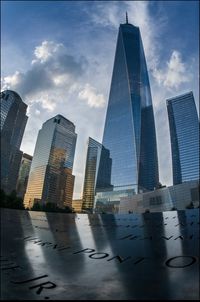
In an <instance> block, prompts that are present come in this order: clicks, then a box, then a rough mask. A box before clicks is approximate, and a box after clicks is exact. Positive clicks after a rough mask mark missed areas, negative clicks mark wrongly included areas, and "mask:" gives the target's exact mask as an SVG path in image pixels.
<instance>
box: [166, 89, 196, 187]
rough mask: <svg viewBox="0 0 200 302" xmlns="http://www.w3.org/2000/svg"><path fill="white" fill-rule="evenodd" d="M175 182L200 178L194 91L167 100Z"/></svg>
mask: <svg viewBox="0 0 200 302" xmlns="http://www.w3.org/2000/svg"><path fill="white" fill-rule="evenodd" d="M167 110H168V118H169V128H170V137H171V151H172V169H173V184H174V185H176V184H180V183H182V182H185V181H189V180H195V179H199V139H200V136H199V120H198V115H197V109H196V106H195V101H194V96H193V93H192V92H189V93H186V94H183V95H180V96H177V97H174V98H171V99H168V100H167Z"/></svg>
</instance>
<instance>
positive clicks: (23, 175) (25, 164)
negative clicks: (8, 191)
mask: <svg viewBox="0 0 200 302" xmlns="http://www.w3.org/2000/svg"><path fill="white" fill-rule="evenodd" d="M31 162H32V156H30V155H29V154H26V153H24V154H23V156H22V160H21V165H20V169H19V176H18V180H17V189H16V191H17V195H18V196H20V197H21V198H24V194H25V192H26V187H27V183H28V177H29V172H30V168H31Z"/></svg>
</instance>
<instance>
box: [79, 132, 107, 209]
mask: <svg viewBox="0 0 200 302" xmlns="http://www.w3.org/2000/svg"><path fill="white" fill-rule="evenodd" d="M101 148H102V145H101V144H100V143H98V142H97V141H95V140H94V139H92V138H91V137H89V140H88V150H87V159H86V166H85V179H84V187H83V198H82V200H83V204H82V209H83V210H88V211H92V209H93V206H94V195H95V185H96V179H97V176H96V174H97V171H98V166H99V160H100V155H101Z"/></svg>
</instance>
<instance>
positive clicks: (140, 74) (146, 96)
mask: <svg viewBox="0 0 200 302" xmlns="http://www.w3.org/2000/svg"><path fill="white" fill-rule="evenodd" d="M102 145H103V147H104V148H105V149H106V150H107V152H109V157H110V162H111V168H110V176H109V175H108V171H105V170H108V169H107V165H106V164H104V163H103V162H104V156H103V154H102V155H101V159H100V164H99V170H98V176H97V183H96V193H97V194H96V199H97V200H98V197H100V198H102V196H103V197H104V198H105V199H107V200H109V195H110V191H115V193H114V195H115V196H116V198H115V199H116V201H117V200H118V201H119V198H117V194H116V191H117V192H118V193H119V195H120V196H121V195H123V194H124V196H127V195H128V194H137V193H138V192H145V191H149V190H153V189H154V188H155V187H156V186H157V185H158V182H159V176H158V158H157V145H156V132H155V123H154V114H153V106H152V98H151V91H150V84H149V78H148V72H147V66H146V60H145V55H144V49H143V44H142V39H141V35H140V30H139V28H138V27H136V26H133V25H131V24H129V23H128V21H127V22H126V23H125V24H121V25H120V27H119V33H118V39H117V47H116V53H115V61H114V68H113V74H112V81H111V88H110V95H109V101H108V108H107V114H106V121H105V127H104V134H103V142H102ZM105 175H107V180H108V181H105ZM109 180H110V181H109Z"/></svg>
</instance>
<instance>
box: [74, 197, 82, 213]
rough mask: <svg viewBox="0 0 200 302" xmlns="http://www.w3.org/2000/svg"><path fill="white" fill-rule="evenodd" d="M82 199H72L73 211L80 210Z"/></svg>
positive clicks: (78, 211)
mask: <svg viewBox="0 0 200 302" xmlns="http://www.w3.org/2000/svg"><path fill="white" fill-rule="evenodd" d="M82 202H83V201H82V199H74V200H72V209H73V211H74V212H75V213H81V211H82Z"/></svg>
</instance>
